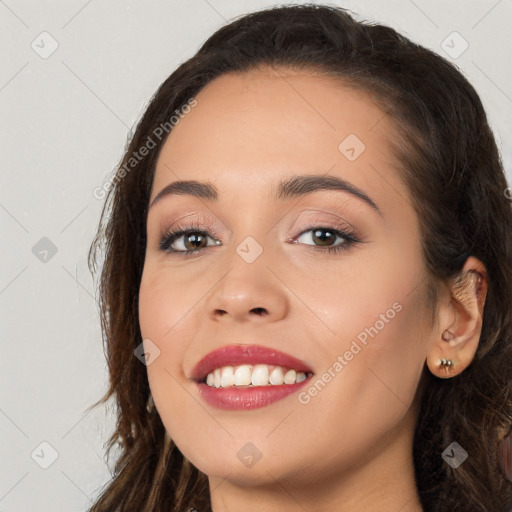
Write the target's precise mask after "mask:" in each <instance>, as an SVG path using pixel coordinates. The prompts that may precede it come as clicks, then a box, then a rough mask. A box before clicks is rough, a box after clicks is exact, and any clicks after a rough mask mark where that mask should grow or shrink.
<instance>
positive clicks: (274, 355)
mask: <svg viewBox="0 0 512 512" xmlns="http://www.w3.org/2000/svg"><path fill="white" fill-rule="evenodd" d="M241 364H252V365H255V364H268V365H274V366H282V367H285V368H290V369H294V370H297V371H300V372H304V373H306V374H309V375H308V376H307V377H306V379H305V380H303V381H302V382H296V383H295V384H282V385H267V386H250V387H235V386H233V387H228V388H212V387H210V386H208V385H207V384H205V383H204V382H203V381H204V378H205V377H206V375H207V374H208V373H210V372H212V371H213V370H214V369H215V368H221V367H222V366H238V365H241ZM312 375H314V372H313V370H312V369H311V368H310V367H309V366H308V365H307V364H306V363H305V362H304V361H301V360H300V359H297V358H296V357H293V356H290V355H289V354H285V353H284V352H280V351H279V350H275V349H270V348H267V347H262V346H260V345H228V346H225V347H221V348H219V349H218V350H214V351H213V352H210V353H209V354H207V355H206V356H205V357H203V359H201V360H200V361H199V362H198V363H197V365H196V366H195V368H194V370H193V371H192V377H191V378H192V379H193V380H194V381H195V382H196V385H197V386H198V389H199V395H200V396H201V397H202V398H203V399H204V401H205V402H206V403H208V404H209V405H211V406H213V407H216V408H218V409H228V410H237V409H238V410H240V409H243V410H247V409H256V408H258V407H264V406H266V405H269V404H271V403H274V402H277V401H278V400H281V399H283V398H285V397H287V396H288V395H290V394H292V393H295V392H297V391H298V390H299V389H300V388H302V387H303V386H304V385H306V384H308V383H309V381H310V380H311V377H312Z"/></svg>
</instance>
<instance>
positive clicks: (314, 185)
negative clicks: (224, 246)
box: [150, 174, 382, 217]
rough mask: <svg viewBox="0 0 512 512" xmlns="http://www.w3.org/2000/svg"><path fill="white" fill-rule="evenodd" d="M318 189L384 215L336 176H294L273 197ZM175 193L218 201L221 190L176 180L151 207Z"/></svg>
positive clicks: (297, 194)
mask: <svg viewBox="0 0 512 512" xmlns="http://www.w3.org/2000/svg"><path fill="white" fill-rule="evenodd" d="M317 190H341V191H343V192H347V193H349V194H351V195H353V196H355V197H357V198H359V199H361V200H362V201H364V202H365V203H367V204H368V205H369V206H370V207H371V208H373V209H374V210H375V211H376V212H377V213H378V214H379V215H380V216H381V217H382V212H381V211H380V209H379V207H378V206H377V204H376V203H375V201H373V199H371V198H370V197H369V196H368V195H367V194H365V193H364V192H363V191H362V190H361V189H359V188H357V187H356V186H355V185H352V184H351V183H349V182H348V181H346V180H344V179H342V178H337V177H335V176H318V175H316V174H314V175H300V176H292V177H290V178H287V179H285V180H283V181H281V182H280V183H279V184H278V187H277V189H276V188H275V187H273V191H274V194H273V198H274V199H280V200H286V199H291V198H293V197H300V196H304V195H306V194H310V193H311V192H315V191H317ZM173 194H177V195H190V196H193V197H199V198H202V199H208V200H210V201H216V200H217V199H218V197H219V192H218V190H217V188H216V187H215V185H213V184H212V183H209V182H201V181H194V180H186V181H175V182H173V183H170V184H169V185H167V186H166V187H164V188H163V189H162V190H161V191H160V192H159V193H158V194H157V195H156V197H155V198H154V199H153V201H152V202H151V205H150V208H151V207H152V206H153V205H154V204H155V203H157V202H158V201H160V199H162V198H163V197H165V196H169V195H173Z"/></svg>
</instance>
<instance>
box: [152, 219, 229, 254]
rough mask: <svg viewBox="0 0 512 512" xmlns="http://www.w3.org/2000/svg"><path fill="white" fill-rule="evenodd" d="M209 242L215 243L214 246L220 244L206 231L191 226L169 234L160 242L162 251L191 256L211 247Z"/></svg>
mask: <svg viewBox="0 0 512 512" xmlns="http://www.w3.org/2000/svg"><path fill="white" fill-rule="evenodd" d="M208 240H212V241H213V244H212V245H219V244H220V241H219V240H216V239H215V238H212V237H211V236H209V234H208V233H207V232H206V231H202V230H200V229H199V228H194V226H190V227H188V228H185V229H180V230H178V231H171V232H169V233H167V234H166V235H165V236H164V237H163V238H162V240H161V241H160V249H161V250H162V251H166V252H169V253H182V254H185V255H189V254H192V253H197V252H200V251H201V250H202V249H204V248H206V247H209V245H208Z"/></svg>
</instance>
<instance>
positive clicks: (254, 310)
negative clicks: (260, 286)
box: [251, 308, 267, 316]
mask: <svg viewBox="0 0 512 512" xmlns="http://www.w3.org/2000/svg"><path fill="white" fill-rule="evenodd" d="M251 311H253V312H254V313H256V314H257V315H260V316H262V315H264V314H265V313H267V310H266V309H265V308H252V309H251Z"/></svg>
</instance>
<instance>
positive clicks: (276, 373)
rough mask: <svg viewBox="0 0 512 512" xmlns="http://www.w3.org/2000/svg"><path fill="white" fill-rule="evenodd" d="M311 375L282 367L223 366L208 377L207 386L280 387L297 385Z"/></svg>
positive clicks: (260, 365)
mask: <svg viewBox="0 0 512 512" xmlns="http://www.w3.org/2000/svg"><path fill="white" fill-rule="evenodd" d="M309 375H310V374H306V373H304V372H297V371H296V370H293V369H286V368H282V367H281V366H269V365H266V364H256V365H254V366H252V365H249V364H243V365H240V366H235V367H233V366H223V367H222V368H216V369H215V370H214V371H213V372H211V373H209V374H208V375H207V376H206V384H207V385H208V386H210V387H215V388H221V387H222V388H229V387H232V386H251V385H252V386H268V385H270V386H279V385H282V384H295V383H296V382H302V381H303V380H306V379H307V377H308V376H309Z"/></svg>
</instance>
